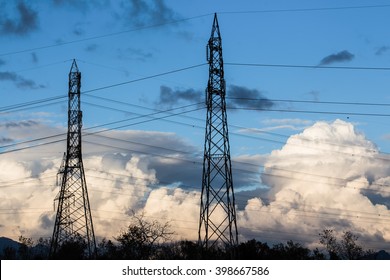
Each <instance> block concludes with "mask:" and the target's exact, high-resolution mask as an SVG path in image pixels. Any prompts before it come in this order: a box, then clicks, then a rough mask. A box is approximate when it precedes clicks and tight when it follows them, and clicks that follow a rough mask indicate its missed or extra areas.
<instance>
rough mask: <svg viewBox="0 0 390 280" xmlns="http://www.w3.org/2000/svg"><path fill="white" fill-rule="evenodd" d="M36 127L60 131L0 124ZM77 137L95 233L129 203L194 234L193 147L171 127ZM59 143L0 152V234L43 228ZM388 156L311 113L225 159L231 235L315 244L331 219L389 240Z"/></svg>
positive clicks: (116, 220) (116, 225) (110, 232)
mask: <svg viewBox="0 0 390 280" xmlns="http://www.w3.org/2000/svg"><path fill="white" fill-rule="evenodd" d="M16 127H17V128H18V129H16ZM38 127H39V129H40V130H45V129H46V130H48V131H49V130H50V133H55V132H57V133H58V132H59V131H56V129H53V128H52V127H50V126H48V125H46V127H45V124H42V123H39V122H38V121H34V122H27V121H25V122H23V123H13V124H11V123H10V124H9V125H8V126H5V125H4V126H2V127H1V128H0V129H1V130H2V131H3V132H4V131H6V130H7V131H8V134H6V137H7V138H9V139H14V140H15V139H17V138H18V137H19V138H20V137H25V135H27V134H26V133H23V132H21V131H22V130H26V131H27V129H28V130H29V131H30V132H31V131H35V130H34V128H35V129H38ZM105 137H106V138H105ZM84 140H85V143H84V144H83V149H84V154H83V155H84V156H83V159H84V167H85V172H86V179H87V184H88V191H89V196H90V204H91V208H92V214H93V221H94V227H95V234H96V236H98V237H107V238H112V237H113V236H116V235H117V234H118V233H119V232H120V230H121V229H124V228H125V227H126V226H127V225H128V223H129V222H130V220H131V218H130V215H131V212H132V211H135V212H141V211H142V212H144V213H145V216H146V217H147V218H149V219H157V220H160V221H169V222H170V223H171V224H172V229H174V231H175V232H176V235H175V238H176V239H178V240H180V239H189V240H196V239H197V227H198V219H199V201H200V178H201V162H202V160H201V157H200V156H199V154H200V152H199V148H197V147H194V146H192V145H189V144H188V142H187V141H186V140H185V139H182V138H179V137H178V136H176V135H175V134H173V133H161V132H152V131H149V132H145V131H131V130H129V131H112V132H110V134H108V133H107V134H103V137H100V136H96V135H95V136H88V137H84ZM145 143H146V144H147V145H144V144H145ZM64 145H65V142H63V143H59V144H55V145H54V146H46V147H41V148H40V149H38V150H35V149H30V150H28V152H23V153H21V152H19V153H18V152H15V153H7V154H0V186H1V192H0V196H1V197H0V209H1V213H2V215H0V219H1V220H0V226H1V227H2V234H3V235H5V236H9V237H13V238H15V237H17V236H19V235H20V234H23V235H26V236H33V237H39V236H47V237H49V236H50V235H51V233H52V229H53V222H54V215H55V210H54V208H53V199H54V197H55V196H56V195H57V193H58V191H59V188H58V187H57V186H55V179H56V174H57V171H58V168H59V166H60V163H61V157H62V152H63V151H64V148H65V146H64ZM161 147H165V148H164V149H161ZM178 151H182V153H180V152H178ZM389 160H390V157H389V156H387V155H384V154H381V153H379V151H378V149H377V147H376V146H375V144H374V143H372V142H371V141H369V140H368V139H366V137H365V136H364V135H363V134H362V133H359V132H358V131H356V128H355V127H354V126H353V124H351V123H348V122H344V121H341V120H336V121H334V122H331V123H328V122H317V123H315V124H313V125H311V126H309V127H307V128H305V129H304V130H303V131H302V132H301V133H298V134H295V135H292V136H291V137H290V138H289V139H288V140H287V142H286V144H285V145H284V146H283V147H282V148H281V149H279V150H274V151H273V152H272V153H271V154H270V155H252V156H245V155H242V156H239V157H236V158H233V169H234V178H233V180H234V182H235V187H236V188H235V190H236V203H237V209H238V211H237V215H238V229H239V234H240V241H245V240H247V239H252V238H256V239H258V240H261V241H267V242H270V243H271V242H284V241H287V240H290V239H292V240H294V241H296V242H301V243H304V244H308V245H312V246H314V247H315V246H319V245H318V243H316V242H317V241H318V233H319V232H320V231H322V230H323V229H324V228H329V227H330V228H333V229H335V230H336V231H339V232H342V231H345V230H350V231H352V232H354V233H356V234H358V235H359V236H360V237H361V241H363V242H364V243H365V244H366V245H367V246H366V247H367V248H377V249H378V244H379V245H380V246H381V245H383V244H385V242H389V241H390V234H389V232H390V224H389V223H388V220H389V217H390V210H389V209H390V203H389V197H390V187H389V184H390V165H389V164H388V162H389ZM248 163H249V164H248ZM248 186H250V189H248V188H247V187H248ZM375 242H380V243H375ZM382 249H383V248H382Z"/></svg>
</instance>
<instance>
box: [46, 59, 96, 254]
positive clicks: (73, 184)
mask: <svg viewBox="0 0 390 280" xmlns="http://www.w3.org/2000/svg"><path fill="white" fill-rule="evenodd" d="M80 87H81V73H80V72H79V69H78V67H77V64H76V60H73V63H72V67H71V69H70V72H69V96H68V97H69V98H68V134H67V150H66V153H65V154H64V159H63V162H62V165H61V167H60V170H59V172H58V175H59V176H58V178H57V179H59V180H58V183H60V184H61V188H60V192H59V194H58V195H57V197H56V198H55V200H58V208H57V215H56V220H55V225H54V231H53V237H52V240H51V246H50V257H52V258H53V257H54V258H55V256H56V254H57V253H58V250H59V248H60V247H61V245H63V244H64V243H66V242H78V241H84V242H85V243H86V245H87V249H86V252H85V254H86V257H87V258H95V257H96V242H95V234H94V230H93V224H92V215H91V209H90V205H89V199H88V192H87V184H86V181H85V174H84V167H83V161H82V154H81V127H82V111H81V110H80Z"/></svg>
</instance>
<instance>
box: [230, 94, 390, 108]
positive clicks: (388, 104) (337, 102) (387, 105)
mask: <svg viewBox="0 0 390 280" xmlns="http://www.w3.org/2000/svg"><path fill="white" fill-rule="evenodd" d="M226 99H232V100H246V101H271V102H289V103H309V104H331V105H352V106H354V105H356V106H384V107H390V103H369V102H341V101H318V100H296V99H269V98H247V97H228V96H227V97H226Z"/></svg>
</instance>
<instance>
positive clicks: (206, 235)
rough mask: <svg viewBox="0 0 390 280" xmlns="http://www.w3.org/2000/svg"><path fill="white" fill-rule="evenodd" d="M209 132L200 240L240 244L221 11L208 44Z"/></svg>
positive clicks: (210, 243) (207, 243) (207, 245)
mask: <svg viewBox="0 0 390 280" xmlns="http://www.w3.org/2000/svg"><path fill="white" fill-rule="evenodd" d="M207 60H208V62H209V80H208V85H207V89H206V106H207V117H206V134H205V146H204V159H203V176H202V194H201V205H200V221H199V243H200V245H201V246H202V248H205V249H208V248H211V247H216V246H225V247H227V248H234V247H235V246H236V245H237V244H238V232H237V222H236V209H235V200H234V190H233V177H232V166H231V160H230V146H229V136H228V124H227V114H226V101H225V92H226V89H225V79H224V70H223V58H222V40H221V34H220V30H219V25H218V19H217V15H216V14H215V16H214V22H213V27H212V30H211V37H210V39H209V41H208V45H207Z"/></svg>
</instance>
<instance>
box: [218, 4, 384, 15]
mask: <svg viewBox="0 0 390 280" xmlns="http://www.w3.org/2000/svg"><path fill="white" fill-rule="evenodd" d="M374 8H390V5H388V4H383V5H364V6H341V7H320V8H297V9H273V10H255V11H222V12H219V13H218V14H221V15H223V14H262V13H291V12H320V11H339V10H359V9H374Z"/></svg>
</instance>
